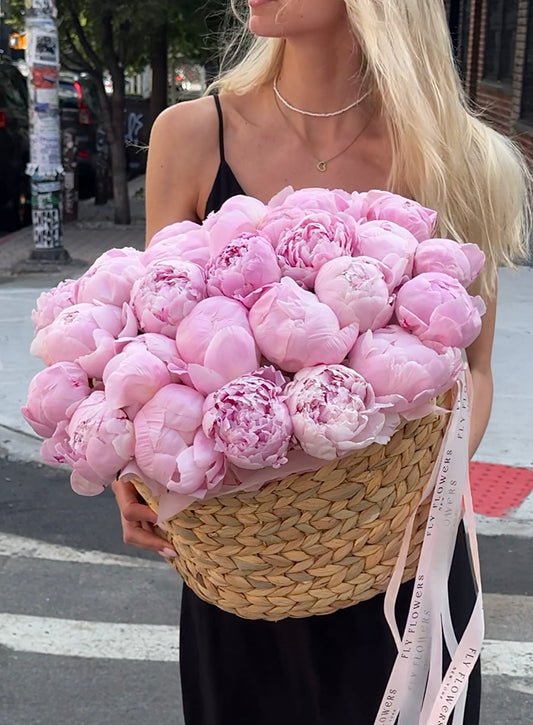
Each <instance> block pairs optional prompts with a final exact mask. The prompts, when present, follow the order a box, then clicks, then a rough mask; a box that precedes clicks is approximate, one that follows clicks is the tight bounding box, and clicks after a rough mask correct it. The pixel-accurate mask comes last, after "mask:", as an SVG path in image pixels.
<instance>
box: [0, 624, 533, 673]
mask: <svg viewBox="0 0 533 725" xmlns="http://www.w3.org/2000/svg"><path fill="white" fill-rule="evenodd" d="M178 642H179V627H178V626H175V627H171V626H167V625H155V624H126V623H123V622H119V623H112V622H89V621H85V620H74V619H57V618H53V617H32V616H29V615H19V614H0V646H4V647H6V648H8V649H10V650H12V651H15V652H31V653H34V654H44V655H56V656H61V657H83V658H90V659H111V660H141V661H151V662H178V661H179V650H178ZM481 665H482V670H483V674H484V675H485V676H506V677H515V678H528V677H533V642H513V641H503V640H486V641H485V643H484V645H483V652H482V655H481Z"/></svg>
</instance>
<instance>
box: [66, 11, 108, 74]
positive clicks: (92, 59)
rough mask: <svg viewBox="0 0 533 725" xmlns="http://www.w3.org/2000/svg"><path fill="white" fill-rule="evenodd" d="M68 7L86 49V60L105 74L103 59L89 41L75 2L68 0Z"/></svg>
mask: <svg viewBox="0 0 533 725" xmlns="http://www.w3.org/2000/svg"><path fill="white" fill-rule="evenodd" d="M66 4H67V8H68V12H69V15H70V19H71V21H72V24H73V26H74V31H75V33H76V35H77V37H78V40H79V41H80V44H81V47H82V48H83V50H84V51H85V54H86V56H87V57H86V62H88V63H92V64H93V67H94V68H97V69H98V71H99V72H100V73H101V74H102V75H103V73H104V66H103V64H102V61H101V60H100V58H99V56H98V54H97V53H96V51H95V50H94V48H93V47H92V45H91V43H90V42H89V39H88V37H87V33H86V32H85V29H84V28H83V25H82V24H81V23H80V19H79V17H78V13H77V12H76V9H75V8H74V6H73V4H72V3H71V2H68V1H67V3H66Z"/></svg>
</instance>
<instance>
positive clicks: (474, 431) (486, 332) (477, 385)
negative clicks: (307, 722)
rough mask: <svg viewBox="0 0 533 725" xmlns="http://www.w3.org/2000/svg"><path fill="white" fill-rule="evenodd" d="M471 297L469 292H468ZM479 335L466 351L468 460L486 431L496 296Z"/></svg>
mask: <svg viewBox="0 0 533 725" xmlns="http://www.w3.org/2000/svg"><path fill="white" fill-rule="evenodd" d="M470 292H471V293H472V290H470ZM486 305H487V311H486V313H485V314H484V315H483V318H482V321H483V324H482V327H481V333H480V334H479V336H478V337H477V339H476V340H475V341H474V342H473V343H472V344H471V345H470V347H468V348H467V351H466V355H467V358H468V364H469V366H470V371H471V373H472V400H471V414H470V440H469V453H470V457H472V456H473V455H474V453H475V452H476V450H477V448H478V446H479V444H480V443H481V439H482V438H483V435H484V433H485V430H486V428H487V425H488V422H489V418H490V411H491V408H492V395H493V382H492V369H491V356H492V345H493V341H494V329H495V324H496V295H494V297H492V298H491V299H489V300H486Z"/></svg>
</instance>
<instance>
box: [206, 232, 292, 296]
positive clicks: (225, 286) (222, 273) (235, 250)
mask: <svg viewBox="0 0 533 725" xmlns="http://www.w3.org/2000/svg"><path fill="white" fill-rule="evenodd" d="M206 276H207V291H208V293H209V295H210V296H215V295H225V296H226V297H233V298H235V299H238V300H240V301H241V302H243V304H245V305H246V307H251V306H252V305H253V303H254V302H255V301H256V300H257V298H258V297H259V296H260V294H261V288H262V287H264V286H265V285H267V284H271V283H272V282H279V280H280V278H281V270H280V268H279V265H278V260H277V257H276V253H275V252H274V249H273V248H272V245H271V244H270V242H269V241H268V240H267V239H265V238H264V237H261V236H259V235H257V234H250V233H244V234H241V235H240V236H239V237H237V238H236V239H235V240H234V241H233V242H230V243H229V244H226V246H225V247H223V248H222V249H221V250H220V252H219V253H218V254H216V255H215V256H214V257H213V258H212V259H211V261H210V262H209V264H208V265H207V268H206Z"/></svg>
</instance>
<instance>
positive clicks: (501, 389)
mask: <svg viewBox="0 0 533 725" xmlns="http://www.w3.org/2000/svg"><path fill="white" fill-rule="evenodd" d="M143 184H144V178H143V177H140V178H138V179H135V180H134V181H133V182H131V183H130V196H131V200H132V217H133V223H132V225H131V226H128V227H120V226H115V225H114V224H113V223H112V216H113V208H112V204H111V203H109V204H107V205H105V206H103V207H95V206H94V204H93V203H92V201H85V202H82V203H81V204H80V220H79V222H78V223H71V224H69V225H65V230H64V246H65V248H66V249H67V250H68V251H69V253H70V255H71V257H72V259H73V261H72V263H71V264H68V265H57V264H55V263H54V264H42V263H39V264H37V265H36V263H35V262H32V263H31V264H30V263H29V262H28V259H29V254H30V251H31V249H32V244H33V242H32V234H31V228H27V229H23V230H21V231H19V232H17V233H15V234H12V235H10V236H8V237H4V238H0V362H1V365H2V371H1V376H0V446H1V447H3V448H4V449H5V450H6V452H8V453H9V455H10V456H11V457H13V458H18V459H22V460H35V461H38V460H39V454H38V450H39V445H40V440H39V439H38V438H37V436H35V434H34V433H33V431H32V430H31V428H30V427H29V426H28V425H27V423H26V422H25V421H24V419H23V418H22V416H21V414H20V407H21V405H23V404H24V402H25V400H26V393H27V388H28V384H29V381H30V380H31V378H32V377H33V375H35V374H36V373H37V372H38V371H39V370H40V369H41V368H42V363H41V362H40V361H39V360H38V359H36V358H33V357H32V356H31V355H30V354H29V352H28V351H29V347H30V343H31V340H32V337H33V328H32V324H31V320H30V314H31V310H32V309H33V307H34V304H35V300H36V298H37V297H38V296H39V294H40V293H41V292H42V290H44V289H48V288H50V287H52V286H54V285H56V284H57V283H58V282H59V281H60V280H61V279H64V278H66V277H78V276H79V275H80V274H82V273H83V272H84V271H85V269H87V267H88V266H89V265H90V264H92V262H93V261H94V260H95V259H96V258H97V257H98V256H99V255H100V254H101V253H102V252H104V251H105V250H107V249H110V248H112V247H123V246H133V247H136V248H138V249H141V248H142V247H143V245H144V202H143V199H142V190H143ZM30 270H32V271H30ZM531 360H533V268H531V267H528V266H523V267H519V268H518V269H517V270H516V271H511V270H507V269H504V270H502V271H501V274H500V293H499V305H498V315H497V325H496V337H495V344H494V355H493V368H494V376H495V396H494V407H493V413H492V417H491V421H490V424H489V427H488V430H487V432H486V435H485V438H484V440H483V442H482V444H481V446H480V448H479V450H478V452H477V454H476V457H475V460H477V461H483V462H486V463H495V464H505V465H508V466H513V467H519V468H528V469H533V375H532V374H531ZM506 519H507V520H508V522H509V523H510V522H511V521H514V522H515V523H517V524H518V523H519V524H520V525H521V526H522V525H523V526H524V527H526V528H525V529H524V533H525V535H528V536H529V535H533V495H530V496H528V497H527V498H526V500H525V501H524V502H523V503H522V504H521V505H520V506H519V507H518V508H516V509H515V510H514V511H512V512H511V513H510V515H509V516H508V517H506ZM481 523H482V526H483V525H486V527H488V529H490V533H499V532H500V529H501V527H500V529H498V528H497V527H496V529H495V528H494V522H490V521H484V520H482V521H481ZM488 529H487V533H489V531H488ZM526 530H527V532H526Z"/></svg>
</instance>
